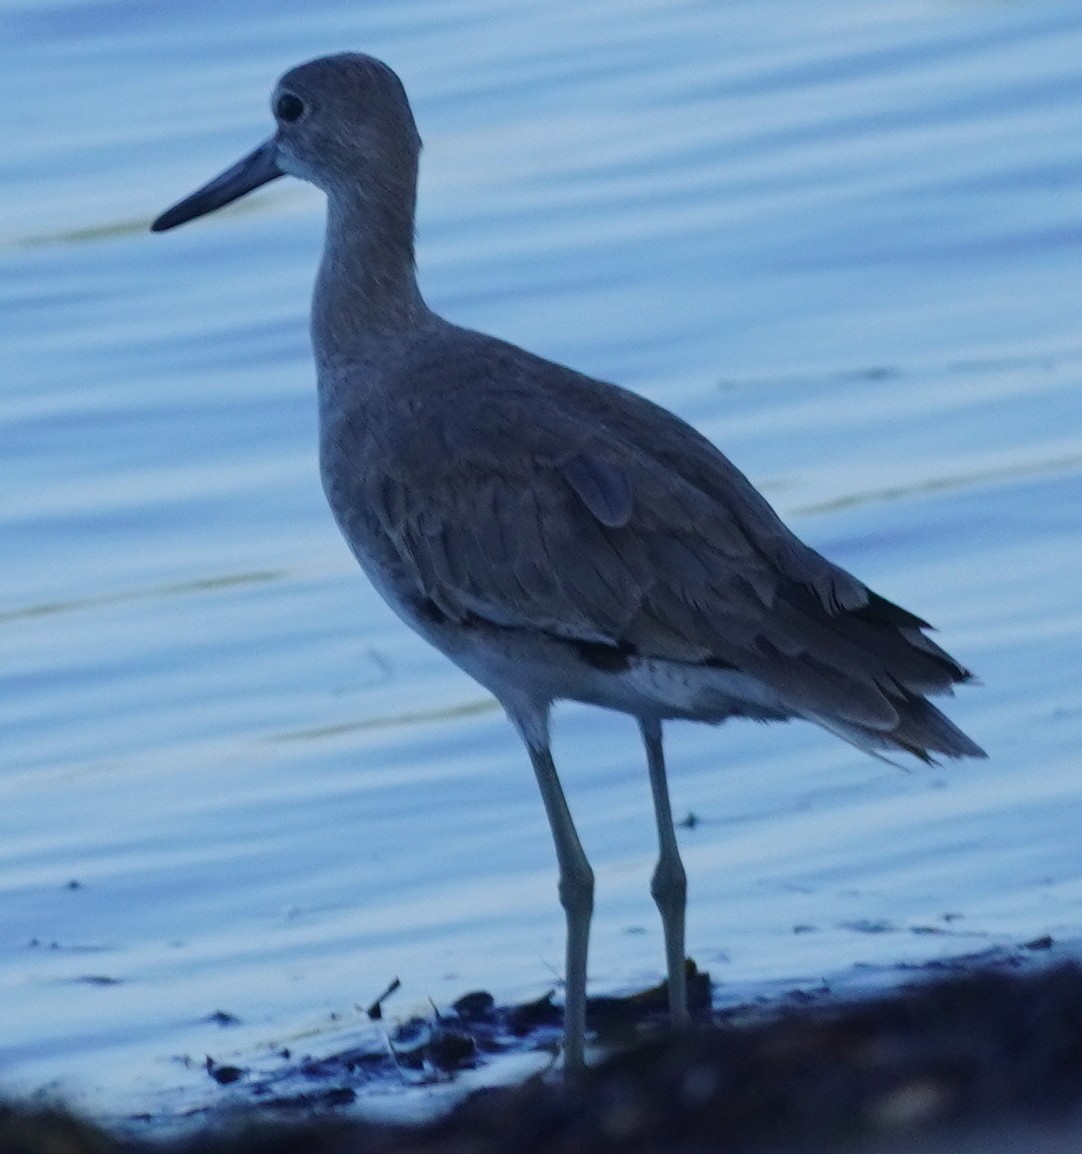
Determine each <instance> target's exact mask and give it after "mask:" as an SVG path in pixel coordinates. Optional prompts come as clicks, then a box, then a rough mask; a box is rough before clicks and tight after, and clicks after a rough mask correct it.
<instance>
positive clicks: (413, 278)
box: [312, 196, 428, 364]
mask: <svg viewBox="0 0 1082 1154" xmlns="http://www.w3.org/2000/svg"><path fill="white" fill-rule="evenodd" d="M427 312H428V310H427V307H426V305H425V303H424V301H423V299H422V298H421V293H420V290H419V289H418V287H417V275H416V269H415V266H414V255H413V200H412V197H407V198H404V200H397V202H396V203H394V204H392V205H388V204H386V202H384V203H383V204H381V203H380V198H373V200H371V201H368V200H366V201H364V202H361V201H359V200H351V199H350V198H348V197H346V196H338V197H331V198H330V199H329V201H328V206H327V232H326V238H325V242H324V247H323V259H322V261H321V262H320V267H319V275H318V276H317V278H316V288H315V294H314V297H313V301H312V343H313V345H314V347H315V352H316V358H317V360H318V361H320V362H321V363H324V364H335V363H340V362H342V361H343V360H348V359H351V358H357V357H362V358H363V357H364V356H365V355H366V354H367V353H368V352H369V351H370V350H372V349H373V347H374V346H377V345H379V344H381V343H383V342H384V341H387V340H394V339H395V338H396V337H399V336H400V335H401V334H402V333H403V332H404V331H406V330H408V329H410V328H412V327H413V326H414V325H416V324H418V323H420V321H421V320H422V319H423V318H424V316H425V315H427Z"/></svg>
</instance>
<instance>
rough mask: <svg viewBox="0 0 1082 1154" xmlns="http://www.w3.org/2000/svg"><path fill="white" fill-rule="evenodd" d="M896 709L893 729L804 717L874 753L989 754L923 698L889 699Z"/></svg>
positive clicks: (928, 757) (924, 756) (928, 758)
mask: <svg viewBox="0 0 1082 1154" xmlns="http://www.w3.org/2000/svg"><path fill="white" fill-rule="evenodd" d="M891 704H892V705H894V707H895V708H896V709H897V710H898V715H899V721H898V724H897V726H896V727H895V728H894V729H893V730H882V729H872V728H871V727H870V726H864V725H858V724H857V723H855V722H851V721H841V720H839V719H838V718H836V717H825V716H823V715H822V714H818V713H812V712H808V713H806V714H805V716H806V717H807V718H808V719H809V720H810V721H814V722H816V723H817V724H819V725H821V726H822V727H823V728H824V729H829V730H830V732H831V733H834V734H836V735H837V736H838V737H840V738H842V740H843V741H848V742H849V744H850V745H855V746H856V747H857V748H858V749H863V750H864V752H865V753H870V754H872V755H873V756H877V757H878V756H882V754H884V753H891V752H897V751H898V750H902V751H904V752H905V753H909V754H912V756H913V757H917V758H919V759H920V760H921V761H923V762H925V763H926V764H929V765H931V764H934V762H935V757H934V756H933V755H934V754H940V755H941V756H943V757H952V758H954V757H980V758H984V757H987V756H988V754H987V753H985V752H984V750H983V749H981V747H980V746H979V745H978V744H977V743H976V742H975V741H973V740H971V739H970V738H969V737H967V736H966V735H965V734H964V733H963V732H962V731H961V730H960V729H959V728H958V726H957V725H955V724H954V722H952V721H951V720H950V719H949V718H948V717H946V716H945V715H944V714H942V713H940V711H939V710H938V709H936V707H935V706H934V705H933V704H932V703H931V702H930V701H928V700H926V699H925V698H923V697H918V696H916V694H908V695H907V696H906V697H905V698H904V699H901V700H899V699H898V698H892V699H891Z"/></svg>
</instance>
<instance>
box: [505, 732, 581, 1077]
mask: <svg viewBox="0 0 1082 1154" xmlns="http://www.w3.org/2000/svg"><path fill="white" fill-rule="evenodd" d="M509 712H510V711H509ZM546 712H547V711H546ZM511 720H512V721H513V722H514V723H515V725H516V727H517V728H518V730H519V732H520V733H521V734H522V737H523V739H524V741H525V743H526V748H527V750H528V751H529V754H530V761H531V762H532V764H533V769H534V773H535V774H536V776H537V784H538V786H539V787H540V789H541V800H542V801H543V802H544V803H545V813H546V814H548V819H549V826H550V827H551V829H552V840H553V841H554V842H555V843H556V860H557V862H558V864H559V868H560V904H561V905H562V906H563V907H564V913H565V914H566V916H567V962H566V973H565V977H564V990H565V1003H564V1065H565V1066H567V1067H568V1068H569V1069H577V1068H580V1067H582V1066H583V1065H585V1049H586V954H587V949H588V946H589V939H590V918H591V916H592V914H593V911H594V871H593V870H592V869H591V868H590V863H589V862H588V861H587V860H586V854H585V852H584V851H583V848H582V843H581V842H580V841H579V835H578V833H577V832H576V831H575V823H574V822H573V821H572V819H571V811H570V810H569V809H568V808H567V800H566V799H565V797H564V791H563V788H562V787H561V785H560V779H559V777H557V775H556V766H555V764H554V763H553V760H552V752H551V750H550V749H549V741H548V724H547V716H542V717H541V718H538V717H537V716H536V715H535V716H534V717H533V718H532V719H524V718H523V717H522V716H521V715H516V714H512V715H511ZM531 720H532V722H533V724H530V723H529V722H530V721H531ZM524 722H526V723H525V724H524ZM538 722H540V724H538Z"/></svg>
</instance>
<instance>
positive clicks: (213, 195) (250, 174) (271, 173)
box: [150, 136, 285, 232]
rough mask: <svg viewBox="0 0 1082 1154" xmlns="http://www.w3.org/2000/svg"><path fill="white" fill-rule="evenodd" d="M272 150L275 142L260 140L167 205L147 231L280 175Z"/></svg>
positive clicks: (205, 209)
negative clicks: (179, 199)
mask: <svg viewBox="0 0 1082 1154" xmlns="http://www.w3.org/2000/svg"><path fill="white" fill-rule="evenodd" d="M276 151H277V141H276V140H275V138H274V137H273V136H272V137H271V138H270V139H269V140H264V141H263V143H262V144H261V145H260V146H259V147H258V148H257V149H255V150H254V151H252V152H249V153H248V155H247V156H246V157H244V158H243V160H238V161H237V163H236V164H234V165H233V166H232V168H227V169H226V170H225V172H222V173H219V174H218V175H217V176H216V177H215V178H214V179H213V180H210V181H208V182H207V183H206V184H204V185H203V187H202V188H200V189H197V190H196V191H195V192H193V193H192V195H191V196H186V197H185V198H184V199H183V200H181V201H178V202H177V203H176V204H174V205H173V207H172V208H167V209H166V210H165V212H163V213H162V214H161V216H159V217H158V219H157V220H156V221H155V222H154V223H153V224H152V225H151V226H150V231H151V232H165V230H166V229H169V228H176V227H177V225H178V224H186V223H187V222H188V221H189V220H195V218H196V217H198V216H206V214H207V213H208V212H213V211H214V210H215V209H216V208H221V207H222V206H223V205H226V204H230V203H231V202H232V201H234V200H238V199H239V198H240V197H242V196H244V194H245V193H246V192H251V191H252V189H253V188H259V186H260V185H261V184H268V183H269V182H270V181H272V180H277V179H278V177H280V176H284V175H285V174H284V173H283V172H282V170H281V169H280V168H279V167H278V162H277V160H276V159H275V153H276Z"/></svg>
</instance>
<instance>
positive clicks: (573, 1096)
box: [0, 963, 1082, 1154]
mask: <svg viewBox="0 0 1082 1154" xmlns="http://www.w3.org/2000/svg"><path fill="white" fill-rule="evenodd" d="M471 998H472V999H473V1001H472V1002H471V1003H466V1004H465V1005H464V1006H459V1008H458V1010H456V1011H454V1012H453V1013H452V1014H450V1015H448V1016H447V1017H448V1019H449V1020H448V1021H447V1022H446V1025H447V1028H448V1029H449V1030H451V1031H452V1033H454V1034H455V1035H456V1036H457V1037H458V1038H459V1042H458V1044H457V1045H458V1051H457V1052H458V1053H459V1055H460V1056H461V1057H462V1059H463V1060H465V1057H466V1056H467V1055H471V1054H472V1055H476V1053H477V1048H478V1046H481V1047H483V1046H484V1045H485V1041H484V1039H485V1037H486V1036H487V1037H488V1038H489V1040H490V1041H491V1039H492V1038H493V1037H495V1031H496V1030H497V1028H498V1029H501V1030H502V1029H505V1028H506V1025H505V1023H504V1020H503V1019H504V1017H506V1012H504V1011H500V1010H498V1009H497V1007H496V1006H495V1005H494V1004H492V1003H491V1001H490V1000H486V996H484V995H471ZM655 1000H656V995H655V994H653V993H651V992H647V994H645V995H642V996H640V997H639V999H638V1003H637V1004H636V1002H635V1000H634V999H631V1000H629V999H610V1000H608V1001H610V1002H612V1003H613V1004H612V1005H609V1006H605V1005H604V1003H598V1004H597V1006H598V1008H595V1025H597V1026H601V1027H602V1030H603V1032H605V1031H608V1032H609V1033H610V1034H611V1030H612V1028H617V1029H618V1030H619V1029H623V1028H624V1027H625V1026H628V1027H630V1026H631V1025H632V1024H633V1023H634V1021H635V1020H636V1018H637V1017H640V1016H641V1017H642V1018H644V1019H645V1020H648V1021H653V1020H654V1018H655V1016H656V1013H657V1009H658V1007H657V1006H656V1005H655V1004H654V1003H655ZM616 1002H621V1003H623V1005H621V1006H619V1007H617V1006H616V1005H615V1003H616ZM546 1004H547V1005H548V1006H549V1009H548V1010H545V1009H544V1007H543V1005H541V1004H540V1003H539V1004H535V1012H536V1013H537V1014H538V1016H539V1017H538V1021H539V1022H542V1023H543V1025H544V1028H545V1029H546V1030H549V1029H550V1028H551V1027H552V1026H553V1024H554V1021H555V1019H554V1021H553V1022H550V1021H549V1018H548V1015H549V1014H552V1015H555V1014H556V1013H557V1010H556V1007H555V1005H554V1004H553V1003H552V1002H551V1001H547V1002H546ZM606 1013H608V1014H609V1015H610V1020H609V1021H608V1022H607V1023H606V1022H605V1021H603V1018H604V1015H605V1014H606ZM599 1014H600V1015H601V1017H600V1018H599V1017H598V1015H599ZM471 1015H472V1016H473V1023H472V1025H471V1021H470V1019H471ZM501 1015H502V1016H501ZM726 1019H727V1024H721V1025H718V1024H716V1023H715V1024H711V1025H702V1026H700V1027H699V1028H697V1029H696V1030H695V1031H694V1032H692V1033H690V1034H688V1035H686V1036H683V1037H676V1036H672V1035H668V1034H661V1035H656V1036H655V1037H654V1038H653V1039H652V1040H650V1041H647V1042H640V1043H638V1044H629V1045H627V1046H626V1048H622V1049H621V1048H619V1047H617V1046H616V1045H615V1044H614V1045H613V1049H614V1050H615V1051H616V1052H614V1053H613V1054H612V1056H610V1057H609V1058H607V1059H605V1060H603V1061H601V1062H600V1063H599V1064H598V1065H596V1066H595V1067H594V1068H592V1069H590V1070H588V1071H586V1072H585V1073H584V1074H582V1075H580V1076H576V1077H568V1078H565V1077H563V1076H561V1075H559V1074H558V1073H556V1072H555V1071H552V1072H550V1073H549V1074H548V1075H546V1076H543V1077H540V1076H539V1077H534V1078H531V1079H529V1080H527V1081H526V1082H524V1083H521V1084H519V1085H516V1086H511V1087H503V1088H494V1089H486V1090H482V1091H478V1092H476V1093H474V1094H472V1095H471V1096H469V1097H468V1098H466V1099H465V1100H464V1101H462V1102H461V1103H460V1104H459V1105H458V1106H457V1107H455V1108H454V1109H452V1110H451V1111H450V1112H449V1113H448V1114H446V1115H445V1116H444V1117H442V1118H439V1119H437V1120H435V1121H429V1122H426V1123H423V1124H418V1125H405V1124H401V1123H396V1124H388V1123H377V1122H373V1121H369V1120H365V1119H364V1118H363V1117H362V1116H358V1115H360V1114H361V1113H362V1111H363V1097H362V1096H361V1095H358V1094H357V1093H355V1092H354V1090H353V1089H352V1088H351V1087H350V1086H349V1085H346V1084H345V1083H343V1082H342V1081H341V1077H340V1076H341V1075H342V1074H343V1072H344V1071H345V1070H346V1068H347V1065H348V1064H342V1065H340V1066H335V1064H334V1062H331V1063H330V1064H329V1065H328V1066H327V1067H326V1068H325V1069H324V1070H323V1071H322V1072H320V1071H317V1072H316V1073H315V1074H314V1075H313V1076H312V1077H313V1092H312V1094H311V1095H309V1096H307V1099H306V1100H305V1101H303V1102H296V1101H293V1102H286V1101H282V1102H277V1103H274V1102H265V1103H263V1104H261V1105H257V1104H255V1103H257V1102H258V1098H256V1099H253V1105H251V1106H250V1107H247V1108H245V1109H243V1110H241V1111H239V1112H238V1111H237V1110H236V1109H235V1107H234V1108H232V1109H230V1110H229V1111H228V1112H223V1113H222V1115H221V1116H219V1117H215V1116H208V1117H206V1118H204V1119H203V1120H202V1121H201V1122H200V1123H199V1127H200V1128H199V1129H198V1130H193V1131H191V1132H188V1133H186V1134H185V1135H183V1136H181V1137H174V1138H171V1139H160V1138H159V1139H154V1138H142V1137H135V1136H133V1135H132V1134H131V1132H125V1133H115V1134H114V1133H109V1132H107V1131H105V1130H101V1129H98V1128H97V1127H95V1126H93V1125H92V1124H90V1123H87V1122H84V1121H81V1120H79V1119H77V1118H75V1117H73V1116H72V1115H70V1114H68V1113H66V1112H64V1111H62V1110H59V1109H51V1108H50V1109H42V1108H40V1107H29V1106H19V1105H13V1104H9V1105H8V1106H6V1107H0V1154H150V1152H156V1154H347V1152H349V1154H369V1152H370V1154H406V1152H409V1154H497V1152H499V1154H507V1152H511V1154H578V1152H587V1151H589V1152H597V1154H608V1152H612V1154H617V1152H618V1154H639V1152H643V1154H645V1152H646V1151H651V1152H658V1151H671V1152H674V1154H685V1152H686V1154H692V1152H699V1151H707V1150H718V1151H749V1152H752V1151H764V1152H765V1151H771V1152H781V1151H793V1152H796V1151H804V1152H809V1154H810V1152H819V1151H822V1152H826V1151H853V1152H856V1151H901V1150H905V1151H922V1152H923V1151H966V1152H968V1151H970V1150H972V1151H978V1150H979V1151H982V1152H992V1151H1012V1152H1013V1151H1019V1152H1023V1151H1025V1152H1027V1154H1029V1152H1033V1154H1036V1152H1038V1151H1040V1152H1042V1154H1043V1152H1044V1151H1076V1150H1077V1151H1082V968H1080V967H1079V966H1078V965H1076V964H1074V963H1067V964H1059V965H1055V966H1050V967H1048V968H1045V969H1042V970H1038V971H1036V972H1011V970H1010V968H1009V967H1003V966H1000V967H997V968H994V969H990V970H985V971H982V972H976V973H971V974H965V975H962V976H958V975H956V974H950V975H948V976H946V977H939V978H936V979H934V980H929V979H928V978H927V977H925V978H923V979H922V980H921V981H919V982H916V983H914V984H912V985H910V986H908V987H904V988H901V989H898V990H896V991H894V992H892V993H889V994H880V995H878V996H875V997H872V998H868V999H865V1000H861V1001H857V1000H845V1001H838V1000H835V999H831V998H830V997H825V998H822V999H818V1000H815V999H813V1000H810V1001H806V1002H801V1001H800V1000H795V1001H793V1002H791V1003H789V1004H787V1005H786V1006H785V1007H784V1008H781V1009H779V1008H778V1007H776V1006H775V1007H773V1008H771V1009H770V1010H769V1011H767V1010H764V1011H763V1012H762V1013H758V1014H757V1013H756V1009H755V1007H750V1008H744V1009H743V1010H742V1011H741V1012H740V1013H739V1014H737V1013H728V1014H727V1015H726ZM614 1024H615V1026H614ZM530 1028H533V1027H532V1026H531V1027H530ZM486 1030H487V1031H488V1034H487V1035H486V1034H485V1031H486ZM438 1033H439V1031H436V1032H435V1033H434V1034H433V1032H431V1031H430V1034H429V1037H430V1038H431V1037H433V1036H438ZM443 1044H448V1043H446V1042H445V1043H443ZM427 1060H429V1061H431V1060H432V1059H431V1056H429V1058H428V1059H427ZM355 1100H356V1102H357V1103H359V1105H354V1106H353V1109H351V1110H346V1111H343V1110H341V1109H335V1108H334V1107H336V1106H343V1105H350V1104H353V1103H354V1101H355ZM274 1106H277V1107H278V1109H274V1108H273V1107H274ZM283 1106H292V1107H297V1106H301V1107H303V1109H301V1110H298V1109H296V1108H293V1109H289V1110H286V1111H284V1113H285V1117H283V1110H282V1109H281V1107H283Z"/></svg>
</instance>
